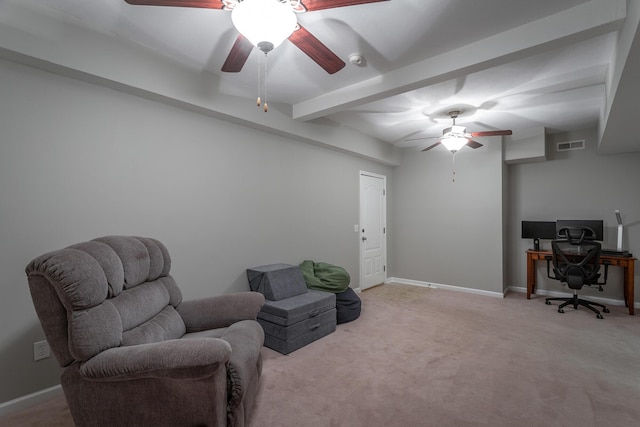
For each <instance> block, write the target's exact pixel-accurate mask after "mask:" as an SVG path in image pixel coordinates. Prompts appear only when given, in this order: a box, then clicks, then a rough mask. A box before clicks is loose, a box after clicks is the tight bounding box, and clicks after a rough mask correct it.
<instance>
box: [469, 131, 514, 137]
mask: <svg viewBox="0 0 640 427" xmlns="http://www.w3.org/2000/svg"><path fill="white" fill-rule="evenodd" d="M512 133H513V132H511V131H510V130H489V131H485V132H471V136H473V137H476V136H500V135H511V134H512Z"/></svg>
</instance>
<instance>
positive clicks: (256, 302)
mask: <svg viewBox="0 0 640 427" xmlns="http://www.w3.org/2000/svg"><path fill="white" fill-rule="evenodd" d="M263 305H264V295H262V294H261V293H259V292H237V293H234V294H228V295H220V296H216V297H210V298H203V299H199V300H192V301H184V302H182V303H180V305H178V307H176V310H177V311H178V313H179V314H180V316H182V320H183V321H184V324H185V326H186V327H187V332H198V331H204V330H207V329H216V328H226V327H228V326H230V325H232V324H234V323H236V322H239V321H240V320H256V318H257V317H258V313H259V312H260V309H262V306H263Z"/></svg>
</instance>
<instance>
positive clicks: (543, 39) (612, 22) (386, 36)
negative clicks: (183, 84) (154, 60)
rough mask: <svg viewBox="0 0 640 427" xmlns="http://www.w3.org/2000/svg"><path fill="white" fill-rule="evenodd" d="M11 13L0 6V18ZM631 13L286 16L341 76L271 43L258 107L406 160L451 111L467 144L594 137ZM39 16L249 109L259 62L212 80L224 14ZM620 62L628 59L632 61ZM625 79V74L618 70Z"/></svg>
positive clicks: (72, 8) (382, 7) (503, 8)
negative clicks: (484, 137) (358, 59)
mask: <svg viewBox="0 0 640 427" xmlns="http://www.w3.org/2000/svg"><path fill="white" fill-rule="evenodd" d="M21 1H23V2H24V1H25V0H21ZM26 1H27V3H29V2H31V3H35V2H34V1H31V0H26ZM303 2H304V0H303ZM12 3H13V4H14V6H15V4H16V1H12V0H0V13H2V10H3V9H2V8H3V7H5V8H6V7H8V6H9V5H10V4H12ZM627 3H628V4H627ZM637 3H638V0H629V2H625V1H624V0H535V1H531V0H483V1H470V0H390V1H383V2H378V3H372V4H365V5H358V6H348V7H341V8H335V9H328V10H321V11H312V12H305V13H302V14H299V15H297V17H298V21H299V23H300V24H301V25H302V26H304V27H305V28H306V29H307V30H309V31H310V32H311V33H312V34H314V35H315V36H316V37H317V38H318V39H320V40H321V41H322V42H323V43H324V44H325V45H327V46H328V47H329V48H330V49H331V50H333V51H334V52H335V53H336V54H337V55H338V56H339V57H340V58H341V59H343V60H344V61H345V62H346V63H347V66H346V67H345V68H344V69H342V70H340V71H338V72H337V73H336V74H333V75H329V74H327V73H326V72H325V71H324V70H323V69H322V68H320V67H319V66H318V65H317V64H315V63H314V62H313V61H312V60H311V59H309V57H307V56H306V55H305V54H304V53H303V52H302V51H300V50H299V49H298V48H296V47H295V46H294V45H293V44H292V43H290V42H288V41H285V42H284V43H283V44H282V45H281V46H280V47H278V48H277V49H275V50H274V51H272V52H271V53H270V54H269V55H268V76H267V90H268V100H269V103H270V104H286V105H290V108H289V114H290V115H291V117H292V118H293V119H295V120H297V121H311V122H312V123H314V122H318V121H321V122H324V123H326V122H327V120H328V121H331V122H334V123H335V124H337V125H339V126H341V127H348V128H353V129H355V130H357V131H358V132H360V133H363V134H366V135H368V136H371V137H373V138H376V139H378V140H381V141H384V142H386V143H389V144H392V145H394V146H396V147H398V148H407V149H411V150H416V151H418V150H420V149H422V148H424V147H426V146H427V145H431V144H432V143H433V140H417V141H406V139H409V138H417V137H423V136H425V137H433V136H437V135H440V134H441V132H442V129H443V128H444V127H447V126H448V125H450V124H451V120H450V119H449V118H448V116H447V114H446V113H447V112H448V111H451V110H462V114H461V115H460V117H459V119H458V124H464V125H466V126H467V128H468V130H469V131H480V130H495V129H512V130H513V132H514V136H513V138H517V136H518V134H519V133H526V131H527V130H528V129H530V128H534V127H540V126H544V127H546V128H547V132H562V131H571V130H577V129H584V128H586V127H590V126H593V127H595V126H598V125H599V121H600V123H601V124H602V121H601V120H602V117H603V116H604V117H605V118H606V114H607V109H608V108H610V110H611V111H612V112H613V111H614V110H615V111H620V112H621V114H623V115H624V114H626V113H625V111H627V110H626V109H624V108H622V106H620V105H619V104H617V105H608V102H609V103H611V94H610V93H608V91H609V92H610V91H611V89H610V88H609V86H611V79H612V72H613V71H612V67H611V64H612V63H613V61H615V60H616V57H615V55H616V54H620V49H617V48H616V43H617V41H618V38H619V30H620V29H621V28H623V24H624V18H625V16H626V14H627V7H628V8H631V7H632V6H633V7H634V8H637V7H638V5H637ZM42 5H44V6H46V7H48V8H51V9H53V12H52V14H51V16H56V14H58V15H60V16H65V18H69V17H71V19H72V20H74V21H77V22H78V23H80V24H82V25H85V26H86V27H87V28H90V29H92V30H93V31H96V32H98V33H104V34H108V35H110V36H111V37H113V36H114V35H115V36H116V37H117V39H118V40H120V41H122V40H125V41H128V42H132V43H134V44H136V45H138V46H143V47H144V48H146V49H150V50H153V51H154V52H156V53H159V54H161V55H162V56H164V57H166V59H167V61H171V62H173V63H175V62H176V61H179V62H181V63H183V64H184V65H185V66H188V67H190V68H192V69H194V70H197V71H199V72H202V73H211V74H213V75H215V76H217V79H218V80H217V81H218V82H219V83H218V87H217V91H218V92H219V93H220V94H224V95H228V96H233V97H240V98H242V99H245V98H246V102H247V103H255V97H256V94H257V91H258V87H257V76H258V71H257V70H258V65H257V64H258V58H259V57H260V55H261V53H259V52H258V51H257V50H255V51H254V52H252V53H251V55H250V57H249V60H248V61H247V63H246V64H245V66H244V68H243V70H242V71H241V72H240V73H223V72H221V71H220V68H221V67H222V64H223V62H224V60H225V58H226V56H227V54H228V52H229V50H230V49H231V46H232V44H233V42H234V41H235V39H236V36H237V32H236V30H235V29H234V27H233V25H232V24H231V14H230V13H229V12H228V11H224V10H214V9H197V8H176V7H158V6H132V5H129V4H126V3H125V2H124V0H91V1H86V0H47V1H46V2H42V3H41V4H40V5H39V7H41V6H42ZM630 5H632V6H630ZM625 6H627V7H625ZM633 31H634V33H635V27H634V28H633ZM633 48H634V49H632V54H633V55H630V58H631V57H634V58H635V57H637V54H634V52H635V51H638V50H640V48H639V47H637V46H633ZM96 53H97V54H99V53H98V52H96ZM354 53H357V54H360V55H362V56H363V57H364V60H365V63H364V66H356V65H352V64H350V63H349V56H350V55H352V54H354ZM622 62H623V63H624V61H622ZM636 62H637V61H636ZM631 66H634V67H637V65H635V64H629V67H628V68H627V67H625V70H627V69H631ZM618 77H620V79H619V81H620V85H621V86H620V88H623V86H622V84H623V83H624V85H625V86H624V89H623V90H622V91H621V93H622V92H626V96H627V98H629V100H630V101H635V100H637V98H638V93H640V91H639V90H638V88H637V84H636V83H635V81H636V80H637V79H635V77H634V76H632V75H631V74H630V72H628V71H625V72H624V73H623V75H622V76H618ZM607 85H609V86H607ZM619 90H620V89H619ZM614 107H617V108H614ZM617 117H618V122H619V123H620V122H625V121H623V120H620V115H618V116H617ZM620 127H621V125H620V124H618V125H617V129H620ZM604 134H605V135H609V134H607V133H606V132H604ZM616 136H619V135H616ZM610 139H612V140H614V139H616V138H613V135H612V136H611V138H610ZM617 139H619V138H617ZM634 150H640V141H638V140H637V139H634V140H632V141H626V140H625V141H624V144H623V142H620V144H619V145H618V146H615V143H614V142H611V143H610V144H609V145H608V149H607V151H609V152H616V151H634Z"/></svg>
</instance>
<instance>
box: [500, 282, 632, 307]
mask: <svg viewBox="0 0 640 427" xmlns="http://www.w3.org/2000/svg"><path fill="white" fill-rule="evenodd" d="M507 291H510V292H518V293H525V294H526V293H527V288H524V287H521V286H509V288H507ZM535 295H540V296H545V297H570V296H571V295H573V293H570V292H558V291H550V290H547V289H536V293H535ZM584 298H586V299H588V300H591V301H593V302H599V303H600V304H604V305H613V306H618V307H624V306H625V302H624V300H623V299H612V298H602V297H598V296H593V295H584ZM633 307H634V308H640V303H638V302H634V303H633Z"/></svg>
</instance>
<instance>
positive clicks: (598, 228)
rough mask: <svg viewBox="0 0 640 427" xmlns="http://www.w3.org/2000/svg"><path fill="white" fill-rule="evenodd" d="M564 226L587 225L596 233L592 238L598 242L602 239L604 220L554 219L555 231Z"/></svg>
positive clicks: (578, 226) (576, 226)
mask: <svg viewBox="0 0 640 427" xmlns="http://www.w3.org/2000/svg"><path fill="white" fill-rule="evenodd" d="M566 227H570V228H580V227H588V228H590V229H592V230H593V231H594V232H595V233H596V235H595V236H594V237H593V240H597V241H599V242H602V241H603V240H604V221H603V220H601V219H559V220H557V221H556V233H557V232H559V231H560V230H561V229H563V228H566ZM587 237H589V236H587Z"/></svg>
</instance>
